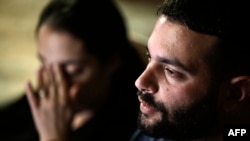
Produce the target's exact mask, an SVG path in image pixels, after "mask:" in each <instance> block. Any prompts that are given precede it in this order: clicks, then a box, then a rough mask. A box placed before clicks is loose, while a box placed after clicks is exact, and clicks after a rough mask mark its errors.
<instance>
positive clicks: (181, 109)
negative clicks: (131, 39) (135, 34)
mask: <svg viewBox="0 0 250 141" xmlns="http://www.w3.org/2000/svg"><path fill="white" fill-rule="evenodd" d="M217 41H218V39H217V38H216V37H214V36H209V35H205V34H200V33H196V32H193V31H191V30H189V29H188V28H186V27H184V26H181V25H179V24H176V23H173V22H170V21H168V20H167V18H166V17H164V16H161V17H159V20H158V21H157V22H156V25H155V28H154V30H153V32H152V34H151V36H150V38H149V41H148V47H147V52H148V59H149V62H148V65H147V68H146V69H145V71H144V72H143V73H142V74H141V76H140V77H139V78H138V79H137V80H136V82H135V85H136V87H137V88H138V90H139V93H138V99H139V101H140V102H141V104H140V111H141V112H140V116H139V124H140V126H141V128H142V130H144V131H145V132H146V133H148V134H150V135H152V136H156V137H170V138H180V139H181V138H184V139H188V138H194V137H198V136H205V134H206V132H211V129H212V128H213V126H214V125H215V124H216V122H217V120H218V113H217V106H218V105H217V98H218V93H219V86H218V85H217V84H215V83H213V82H212V81H213V78H212V74H211V72H210V69H209V66H208V65H207V64H206V63H205V58H206V57H207V56H208V54H209V53H208V52H210V51H211V48H212V46H213V45H215V44H216V43H217Z"/></svg>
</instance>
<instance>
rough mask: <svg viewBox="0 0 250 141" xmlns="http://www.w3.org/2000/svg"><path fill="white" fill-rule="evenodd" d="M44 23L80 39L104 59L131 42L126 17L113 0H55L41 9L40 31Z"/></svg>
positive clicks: (106, 59) (89, 49)
mask: <svg viewBox="0 0 250 141" xmlns="http://www.w3.org/2000/svg"><path fill="white" fill-rule="evenodd" d="M43 24H47V25H49V26H50V27H51V28H52V29H53V30H59V31H60V30H61V31H66V32H69V33H70V34H71V35H73V36H74V37H76V38H78V39H80V40H81V41H83V42H84V44H85V45H86V48H87V52H88V53H91V54H94V55H96V56H97V57H98V58H99V59H100V60H101V61H102V62H105V61H106V62H107V61H109V59H112V57H113V56H114V55H115V54H117V53H120V52H123V50H124V49H125V48H127V46H128V45H129V41H128V39H127V33H126V32H127V31H126V28H125V24H124V21H123V17H122V15H121V13H120V11H119V10H118V9H117V7H116V5H115V4H114V3H113V2H112V1H111V0H98V1H93V0H51V1H50V2H49V3H48V4H47V6H46V7H45V8H44V9H43V11H42V12H41V15H40V18H39V21H38V24H37V27H36V33H37V32H38V30H39V28H40V27H41V26H42V25H43Z"/></svg>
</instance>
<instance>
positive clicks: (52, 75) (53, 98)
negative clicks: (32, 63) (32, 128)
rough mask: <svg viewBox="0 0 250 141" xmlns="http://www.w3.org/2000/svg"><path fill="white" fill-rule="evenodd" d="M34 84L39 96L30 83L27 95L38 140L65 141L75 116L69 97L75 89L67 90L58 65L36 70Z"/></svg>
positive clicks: (72, 87) (68, 88)
mask: <svg viewBox="0 0 250 141" xmlns="http://www.w3.org/2000/svg"><path fill="white" fill-rule="evenodd" d="M37 82H38V83H37V84H38V95H35V92H34V90H33V88H32V85H31V83H30V82H28V83H27V87H26V95H27V98H28V102H29V105H30V108H31V112H32V116H33V119H34V122H35V125H36V128H37V130H38V133H39V136H40V140H41V141H53V140H56V141H59V140H60V141H63V140H66V139H67V135H68V133H69V131H70V130H71V122H72V118H73V115H74V111H73V109H72V106H71V103H70V100H69V95H71V93H76V91H77V88H76V87H74V86H70V87H69V85H68V84H67V82H66V80H65V79H64V77H63V74H62V71H61V70H60V68H59V66H58V65H54V66H50V67H49V68H46V69H40V70H38V73H37Z"/></svg>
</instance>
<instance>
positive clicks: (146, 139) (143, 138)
mask: <svg viewBox="0 0 250 141" xmlns="http://www.w3.org/2000/svg"><path fill="white" fill-rule="evenodd" d="M129 141H172V140H167V139H164V138H153V137H150V136H147V135H145V134H144V133H143V132H142V131H141V130H140V129H137V130H136V131H135V132H134V134H133V135H132V137H131V138H130V140H129Z"/></svg>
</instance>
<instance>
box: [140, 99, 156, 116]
mask: <svg viewBox="0 0 250 141" xmlns="http://www.w3.org/2000/svg"><path fill="white" fill-rule="evenodd" d="M138 99H139V101H140V110H141V112H142V113H143V114H146V115H149V114H152V113H154V112H155V111H156V110H157V109H156V108H155V107H153V106H152V105H150V104H148V103H147V102H145V101H143V100H142V99H141V98H140V96H139V97H138Z"/></svg>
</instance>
